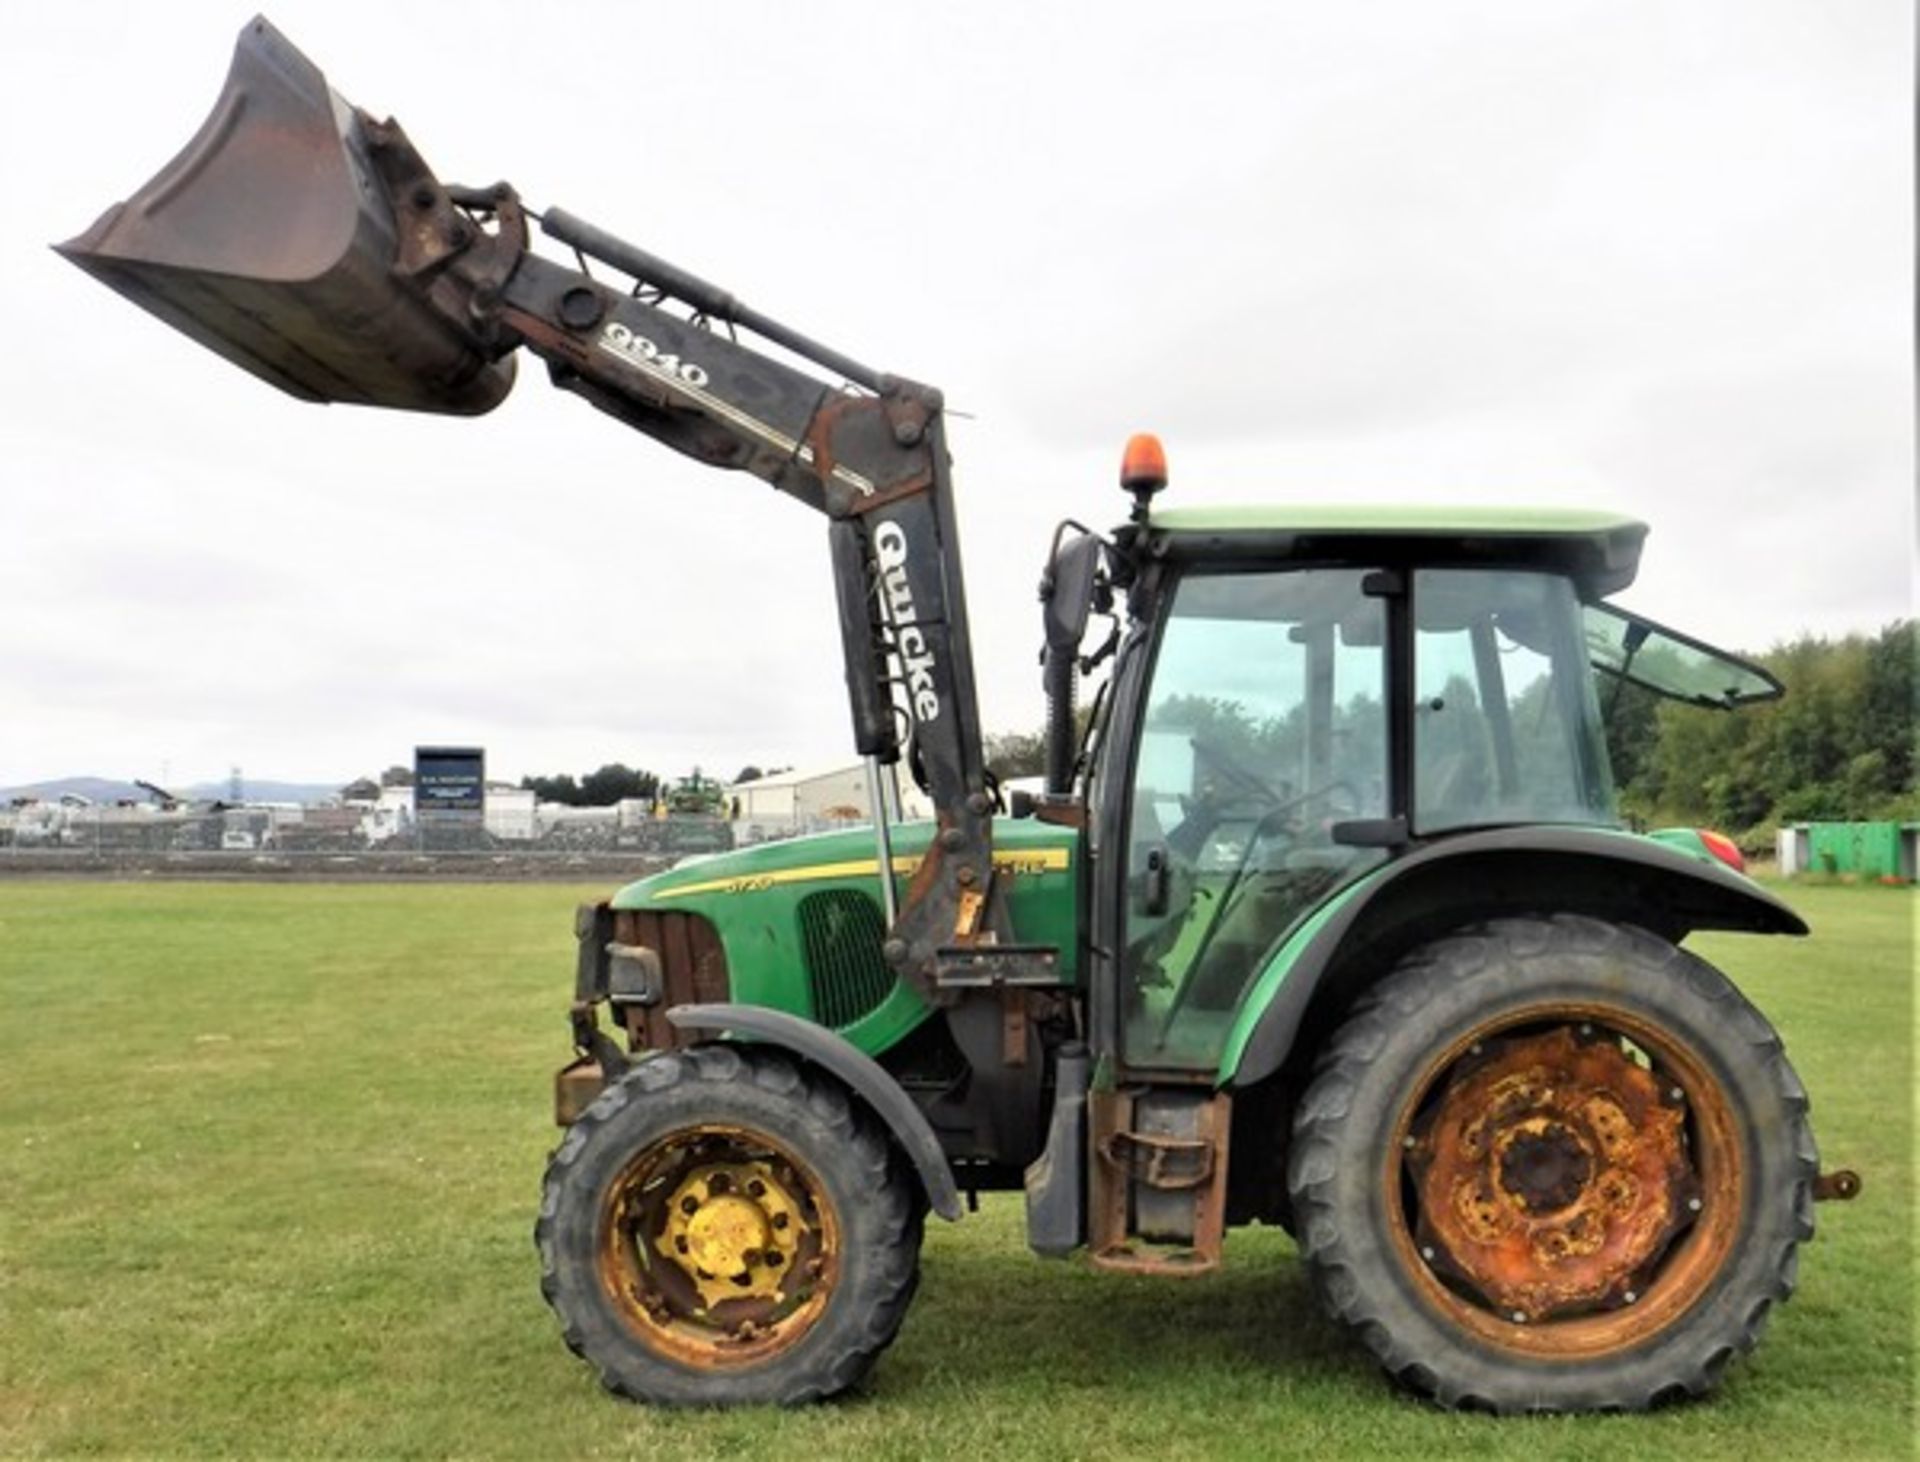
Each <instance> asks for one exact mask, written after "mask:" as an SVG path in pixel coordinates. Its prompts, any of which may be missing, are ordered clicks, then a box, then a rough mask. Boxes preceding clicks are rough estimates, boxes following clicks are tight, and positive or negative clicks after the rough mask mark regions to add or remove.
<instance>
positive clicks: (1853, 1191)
mask: <svg viewBox="0 0 1920 1462" xmlns="http://www.w3.org/2000/svg"><path fill="white" fill-rule="evenodd" d="M1859 1196H1860V1175H1859V1174H1858V1173H1856V1172H1855V1171H1854V1170H1853V1169H1852V1168H1836V1169H1835V1170H1834V1171H1833V1172H1830V1173H1822V1174H1821V1175H1820V1176H1819V1177H1817V1178H1815V1179H1814V1180H1813V1201H1814V1202H1815V1203H1836V1202H1837V1203H1850V1202H1852V1201H1853V1200H1854V1199H1855V1198H1858V1197H1859Z"/></svg>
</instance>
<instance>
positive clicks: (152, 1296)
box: [0, 882, 1915, 1462]
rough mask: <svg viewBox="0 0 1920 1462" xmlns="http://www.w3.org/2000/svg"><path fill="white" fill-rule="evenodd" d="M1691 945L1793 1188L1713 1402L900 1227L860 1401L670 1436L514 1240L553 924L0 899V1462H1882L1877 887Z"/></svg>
mask: <svg viewBox="0 0 1920 1462" xmlns="http://www.w3.org/2000/svg"><path fill="white" fill-rule="evenodd" d="M1790 896H1791V897H1792V898H1793V900H1794V901H1795V902H1796V903H1797V904H1799V905H1800V906H1801V908H1802V909H1803V911H1804V912H1805V913H1806V915H1807V917H1808V918H1809V919H1810V920H1811V921H1812V922H1813V923H1814V926H1815V929H1816V937H1815V938H1814V939H1813V940H1812V941H1811V942H1805V941H1793V940H1780V939H1758V938H1732V937H1724V938H1721V937H1716V938H1711V939H1705V938H1703V939H1701V940H1699V941H1698V942H1697V947H1698V948H1699V949H1700V950H1701V951H1702V952H1703V953H1704V954H1706V956H1707V957H1708V958H1710V959H1713V960H1715V961H1716V962H1718V963H1720V964H1721V965H1722V966H1723V967H1724V968H1726V969H1727V970H1728V971H1729V972H1730V973H1732V974H1733V975H1734V976H1735V978H1736V979H1737V980H1738V981H1739V982H1740V983H1741V984H1742V985H1743V986H1744V987H1745V988H1746V989H1747V991H1748V992H1749V994H1751V995H1752V996H1753V997H1754V998H1755V999H1756V1000H1757V1001H1758V1002H1759V1004H1760V1005H1761V1007H1762V1008H1763V1009H1765V1010H1766V1011H1767V1012H1768V1013H1769V1014H1770V1015H1771V1017H1772V1018H1773V1019H1774V1021H1775V1023H1776V1024H1777V1025H1779V1026H1780V1028H1781V1029H1782V1030H1783V1032H1784V1033H1785V1035H1786V1038H1787V1044H1788V1049H1789V1051H1790V1052H1791V1054H1792V1055H1793V1057H1794V1060H1795V1063H1796V1065H1797V1066H1798V1068H1799V1070H1800V1073H1801V1075H1802V1076H1803V1077H1804V1078H1805V1080H1806V1083H1807V1085H1808V1087H1809V1088H1810V1089H1811V1090H1812V1092H1813V1096H1814V1117H1815V1125H1816V1130H1817V1131H1818V1133H1819V1136H1820V1139H1821V1144H1822V1150H1823V1158H1824V1160H1825V1165H1826V1166H1829V1167H1833V1166H1840V1165H1847V1166H1852V1167H1855V1168H1857V1169H1859V1170H1860V1172H1861V1173H1862V1174H1863V1175H1864V1177H1865V1180H1866V1189H1865V1193H1864V1195H1863V1196H1862V1198H1861V1199H1860V1200H1859V1201H1857V1202H1855V1203H1853V1204H1831V1205H1826V1206H1824V1207H1822V1209H1821V1210H1820V1220H1821V1232H1820V1236H1819V1238H1818V1239H1816V1240H1815V1242H1814V1243H1813V1244H1812V1245H1811V1246H1809V1248H1808V1249H1807V1250H1805V1251H1804V1252H1803V1255H1802V1262H1801V1270H1800V1273H1801V1290H1800V1294H1799V1296H1798V1298H1797V1299H1796V1300H1795V1301H1794V1302H1793V1303H1792V1304H1791V1305H1788V1306H1787V1307H1786V1308H1785V1309H1784V1310H1782V1311H1779V1312H1778V1313H1777V1314H1776V1315H1775V1317H1774V1322H1773V1325H1772V1328H1771V1330H1770V1332H1769V1334H1768V1337H1767V1339H1766V1341H1765V1342H1764V1343H1763V1344H1762V1346H1761V1348H1760V1350H1759V1352H1758V1353H1757V1355H1755V1356H1754V1357H1753V1358H1752V1359H1751V1360H1749V1361H1747V1362H1745V1363H1743V1364H1741V1365H1739V1366H1737V1367H1736V1368H1735V1369H1734V1371H1733V1372H1732V1374H1731V1375H1730V1377H1729V1379H1728V1382H1727V1384H1726V1386H1725V1387H1724V1388H1723V1390H1722V1391H1721V1392H1720V1393H1719V1395H1718V1396H1717V1398H1716V1399H1715V1400H1713V1401H1712V1402H1710V1403H1708V1404H1704V1405H1699V1404H1697V1405H1691V1406H1683V1407H1677V1408H1673V1409H1669V1410H1666V1411H1663V1412H1660V1413H1657V1414H1654V1415H1652V1416H1648V1417H1638V1418H1632V1417H1602V1418H1560V1419H1549V1420H1519V1421H1495V1420H1491V1419H1488V1418H1485V1417H1477V1416H1453V1415H1448V1414H1445V1413H1442V1412H1439V1411H1436V1410H1433V1409H1431V1408H1429V1407H1426V1406H1423V1405H1420V1404H1417V1403H1414V1402H1410V1401H1408V1400H1406V1399H1404V1398H1402V1397H1400V1396H1398V1395H1396V1394H1395V1393H1394V1392H1392V1391H1391V1390H1389V1389H1388V1388H1387V1386H1386V1385H1385V1384H1384V1383H1383V1382H1382V1381H1381V1380H1380V1379H1379V1378H1378V1377H1377V1375H1376V1374H1375V1372H1374V1371H1373V1370H1372V1368H1371V1366H1370V1365H1369V1363H1368V1362H1367V1361H1366V1359H1365V1358H1364V1357H1363V1355H1362V1354H1361V1352H1360V1351H1359V1350H1358V1348H1357V1347H1355V1346H1353V1345H1350V1344H1348V1343H1347V1342H1346V1341H1345V1340H1343V1339H1342V1338H1341V1337H1340V1336H1338V1335H1336V1334H1335V1333H1334V1332H1332V1331H1331V1330H1329V1329H1328V1327H1327V1326H1326V1325H1325V1324H1323V1323H1322V1321H1321V1320H1320V1319H1319V1317H1318V1314H1317V1312H1316V1311H1315V1309H1314V1306H1313V1303H1312V1300H1311V1298H1310V1296H1309V1294H1308V1292H1307V1290H1306V1287H1305V1285H1304V1283H1303V1280H1302V1277H1301V1274H1300V1271H1299V1267H1298V1264H1297V1262H1296V1260H1295V1258H1294V1254H1293V1249H1292V1245H1291V1244H1290V1243H1289V1242H1288V1241H1287V1240H1286V1239H1285V1237H1284V1236H1282V1235H1281V1234H1279V1233H1278V1232H1277V1231H1269V1230H1255V1231H1252V1232H1249V1233H1245V1234H1236V1235H1235V1236H1234V1237H1233V1238H1232V1239H1231V1240H1230V1241H1229V1245H1228V1258H1229V1264H1228V1268H1227V1270H1226V1272H1224V1273H1222V1274H1220V1275H1217V1276H1214V1277H1211V1278H1208V1279H1204V1280H1198V1281H1189V1282H1186V1283H1182V1284H1168V1283H1165V1282H1159V1283H1156V1282H1154V1281H1150V1280H1138V1279H1128V1278H1123V1277H1118V1276H1112V1275H1103V1274H1096V1273H1094V1272H1092V1271H1090V1270H1089V1269H1087V1268H1086V1267H1085V1266H1084V1265H1083V1264H1082V1263H1079V1262H1073V1263H1068V1264H1052V1265H1047V1264H1042V1263H1041V1261H1038V1260H1035V1259H1032V1258H1030V1257H1029V1256H1028V1255H1027V1253H1026V1251H1025V1249H1024V1246H1023V1243H1022V1239H1021V1234H1020V1227H1019V1213H1018V1209H1017V1205H1016V1203H1015V1202H1013V1201H1010V1200H1007V1199H998V1200H990V1201H988V1202H986V1203H985V1204H984V1206H983V1209H982V1211H981V1213H979V1214H978V1215H975V1216H972V1217H969V1218H968V1219H967V1220H966V1221H964V1222H963V1223H961V1224H959V1225H957V1226H949V1225H945V1224H939V1223H934V1224H932V1225H930V1232H929V1236H928V1246H927V1255H926V1266H925V1283H924V1286H923V1287H922V1289H921V1292H920V1296H919V1298H918V1299H917V1300H916V1302H915V1307H914V1310H913V1312H912V1314H911V1315H910V1316H909V1318H908V1320H907V1324H906V1329H905V1330H904V1332H903V1333H902V1336H901V1338H900V1340H899V1342H898V1343H897V1344H896V1345H895V1347H894V1348H893V1349H892V1350H891V1351H890V1352H889V1353H888V1354H887V1355H886V1357H885V1358H883V1360H882V1361H881V1363H880V1365H879V1367H878V1368H877V1370H876V1372H875V1374H874V1376H873V1378H872V1380H871V1381H870V1382H869V1383H868V1385H867V1387H866V1389H865V1391H864V1392H863V1393H862V1394H860V1395H859V1396H857V1397H855V1398H853V1399H852V1400H850V1401H847V1402H843V1403H841V1404H838V1405H833V1406H828V1407H822V1408H816V1409H814V1410H811V1411H806V1412H801V1413H793V1414H782V1413H771V1412H742V1413H731V1414H720V1415H684V1414H682V1415H666V1414H652V1413H649V1412H647V1411H644V1410H641V1409H638V1408H635V1407H632V1406H629V1405H626V1404H624V1403H620V1402H616V1401H614V1400H612V1399H610V1398H608V1397H607V1396H605V1395H604V1394H603V1393H601V1392H600V1390H599V1389H598V1387H597V1386H596V1384H595V1383H594V1382H593V1380H592V1379H591V1377H590V1376H589V1374H588V1372H587V1371H586V1369H585V1368H584V1367H583V1366H581V1365H580V1364H579V1363H578V1362H577V1361H575V1360H574V1359H573V1357H572V1356H571V1355H569V1354H568V1353H567V1352H566V1350H565V1349H564V1348H563V1347H562V1345H561V1343H560V1339H559V1335H558V1332H557V1330H556V1328H555V1325H554V1323H553V1321H552V1318H551V1316H550V1315H549V1314H548V1312H547V1310H546V1308H545V1306H544V1305H543V1303H542V1302H541V1300H540V1298H539V1295H538V1293H537V1290H536V1275H535V1262H534V1254H533V1249H532V1245H531V1243H530V1242H529V1237H528V1235H529V1229H530V1226H531V1223H532V1217H533V1209H534V1204H535V1201H536V1196H537V1192H538V1186H539V1180H540V1172H541V1168H542V1165H543V1163H544V1160H545V1156H546V1152H547V1149H548V1147H549V1146H550V1145H551V1143H552V1142H553V1140H554V1132H553V1129H552V1128H551V1127H550V1126H549V1125H548V1092H549V1087H548V1082H549V1077H550V1073H551V1071H552V1069H553V1068H554V1067H555V1066H556V1065H558V1064H559V1062H560V1061H561V1060H562V1059H563V1058H564V1057H565V1055H566V1054H567V1051H566V1046H567V1038H566V1026H565V1019H564V1011H565V1005H566V1000H567V995H568V985H569V980H570V969H571V938H570V924H571V921H570V916H569V911H570V909H571V906H572V903H573V901H574V897H575V891H574V890H570V889H566V888H560V887H555V886H519V887H482V886H445V887H424V888H423V887H390V886H326V885H320V886H288V885H246V884H216V885H208V884H160V885H154V884H112V883H94V884H67V883H34V882H14V883H6V882H0V1454H5V1455H9V1456H11V1455H26V1456H39V1455H71V1454H115V1455H118V1454H134V1455H167V1456H202V1455H244V1456H278V1455H288V1454H331V1455H361V1456H382V1457H385V1456H403V1455H430V1456H437V1455H459V1456H476V1457H479V1456H509V1457H557V1456H605V1455H634V1456H658V1457H663V1458H666V1457H671V1458H674V1459H694V1458H701V1457H709V1456H745V1455H751V1456H755V1457H762V1458H767V1459H770V1462H771V1459H787V1458H793V1457H802V1458H808V1459H812V1458H820V1457H840V1456H860V1457H873V1458H883V1457H944V1456H959V1455H970V1456H981V1457H1029V1456H1032V1457H1062V1458H1066V1457H1076V1458H1077V1457H1095V1456H1100V1457H1107V1456H1117V1457H1317V1458H1331V1457H1356V1456H1382V1457H1385V1456H1396V1457H1432V1456H1468V1455H1471V1456H1474V1457H1487V1458H1501V1457H1509V1456H1511V1457H1526V1458H1529V1459H1539V1458H1596V1459H1598V1458H1606V1459H1610V1462H1611V1459H1618V1458H1643V1457H1686V1458H1718V1457H1726V1458H1732V1457H1741V1458H1749V1459H1750V1458H1757V1457H1782V1458H1800V1457H1811V1456H1832V1457H1874V1458H1878V1457H1905V1456H1911V1455H1913V1435H1912V1424H1913V1412H1912V1403H1913V1354H1914V1352H1913V1342H1914V1330H1913V1288H1914V1277H1915V1253H1914V1245H1913V1207H1912V1194H1913V1189H1912V1182H1911V1163H1912V1158H1913V1136H1914V1128H1913V1120H1914V1086H1913V1079H1912V1078H1913V1072H1912V1062H1911V1058H1912V1050H1913V1009H1912V991H1913V981H1914V968H1913V943H1912V941H1913V919H1914V912H1915V900H1914V896H1913V895H1912V894H1911V893H1908V892H1904V891H1897V890H1886V889H1874V888H1866V889H1848V888H1813V889H1803V890H1794V891H1793V892H1792V893H1791V895H1790Z"/></svg>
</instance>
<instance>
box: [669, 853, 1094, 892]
mask: <svg viewBox="0 0 1920 1462" xmlns="http://www.w3.org/2000/svg"><path fill="white" fill-rule="evenodd" d="M1072 861H1073V854H1072V852H1071V851H1070V850H1069V849H1066V848H1035V849H1032V850H1031V851H1029V850H1026V849H1021V850H1018V851H1013V850H1002V851H1000V852H997V853H995V854H994V855H993V866H994V868H995V869H996V870H997V871H999V872H1001V873H1013V874H1021V873H1059V872H1062V871H1064V870H1065V869H1066V868H1067V867H1068V866H1069V865H1070V864H1071V863H1072ZM919 866H920V859H919V858H918V857H917V856H914V855H911V854H908V855H905V856H901V857H896V858H895V859H894V860H893V873H894V876H895V877H896V878H911V877H912V876H913V872H914V870H915V869H916V868H918V867H919ZM879 872H880V860H879V859H878V858H865V859H861V860H858V861H856V862H851V863H813V864H809V865H808V866H806V867H805V868H779V869H775V870H773V871H771V872H768V873H740V874H736V875H735V876H734V877H732V878H710V879H708V880H707V881H706V882H704V883H683V884H680V885H679V886H678V887H676V888H663V889H660V890H659V891H658V892H656V893H654V894H653V895H652V897H654V898H656V899H680V898H687V897H689V896H690V895H693V894H697V893H758V892H760V891H761V890H762V889H768V888H775V887H777V886H779V885H781V884H786V883H824V882H826V881H828V880H830V879H837V878H872V877H875V876H877V875H878V874H879Z"/></svg>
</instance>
